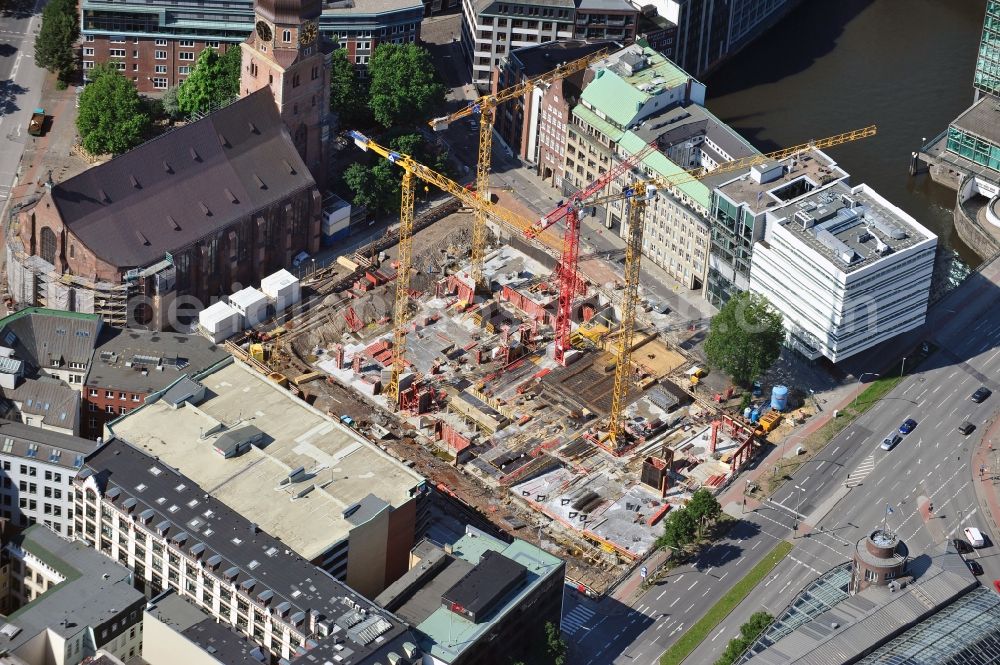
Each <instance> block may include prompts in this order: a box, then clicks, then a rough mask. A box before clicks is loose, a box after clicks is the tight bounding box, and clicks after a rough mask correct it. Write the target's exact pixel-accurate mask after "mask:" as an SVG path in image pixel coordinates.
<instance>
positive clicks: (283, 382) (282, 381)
mask: <svg viewBox="0 0 1000 665" xmlns="http://www.w3.org/2000/svg"><path fill="white" fill-rule="evenodd" d="M267 378H269V379H270V380H271V381H274V382H275V383H277V384H278V385H279V386H281V387H282V388H287V387H288V377H287V376H285V375H284V374H282V373H281V372H271V373H270V374H268V375H267Z"/></svg>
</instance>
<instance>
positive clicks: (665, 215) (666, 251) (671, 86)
mask: <svg viewBox="0 0 1000 665" xmlns="http://www.w3.org/2000/svg"><path fill="white" fill-rule="evenodd" d="M593 69H594V70H595V71H594V74H593V75H594V78H593V80H592V81H591V82H589V83H588V84H587V85H586V86H585V87H584V90H583V93H582V94H581V96H580V103H579V104H578V105H577V106H576V107H574V108H573V111H572V114H571V116H572V118H571V124H570V125H569V127H568V134H567V141H566V162H565V167H564V180H563V183H562V189H563V193H565V194H569V193H570V192H572V191H575V190H578V189H582V188H583V187H585V186H586V185H588V184H589V183H591V182H593V181H594V180H596V179H597V178H598V177H599V176H601V175H603V174H604V173H606V172H607V171H608V170H610V169H611V168H612V167H613V165H617V164H619V163H620V162H621V161H622V160H626V159H631V158H632V157H633V156H634V155H637V154H639V153H640V152H643V151H644V150H645V149H646V147H647V146H650V145H653V146H655V149H654V150H652V151H651V152H647V153H646V154H645V156H644V157H643V158H642V159H640V160H638V162H637V163H636V164H635V165H634V166H633V168H632V169H629V170H628V171H626V172H625V173H624V174H622V175H621V176H620V177H619V178H618V179H617V180H616V181H615V182H612V183H610V184H609V186H608V189H607V191H606V193H607V194H616V193H620V192H622V191H623V189H624V188H626V187H628V186H630V185H631V184H632V183H633V182H635V181H636V180H637V179H643V178H660V179H662V178H671V177H678V176H683V174H684V171H685V170H688V169H695V168H705V169H708V170H712V169H714V168H715V167H717V166H718V165H719V164H722V163H725V162H727V161H730V160H733V159H739V158H741V157H746V156H749V155H754V154H757V151H756V150H755V149H754V148H753V146H751V145H750V144H749V143H747V142H746V141H745V140H743V139H742V138H741V137H740V136H739V135H738V134H736V133H735V132H734V131H733V130H732V129H730V128H729V127H728V126H727V125H725V124H724V123H722V122H721V121H720V120H719V119H718V118H716V117H715V116H713V115H712V114H711V113H710V112H709V111H708V110H707V109H705V108H704V106H703V104H704V101H705V86H704V85H703V84H701V83H699V82H698V81H696V80H695V79H693V78H692V77H691V76H689V75H688V74H687V73H686V72H684V71H683V70H681V69H679V68H678V67H677V66H676V65H674V64H673V63H672V62H670V60H668V59H666V58H664V57H663V56H662V55H660V54H659V53H657V52H656V51H654V50H652V49H650V48H648V47H644V46H641V45H639V44H635V45H632V46H629V47H626V48H625V49H622V50H620V51H618V52H616V53H613V54H611V55H610V56H609V57H608V58H607V59H606V60H602V61H600V62H598V63H595V65H594V66H593ZM710 203H711V189H710V188H709V187H708V185H707V184H705V182H703V181H697V180H690V179H685V178H683V177H682V178H681V181H680V182H679V183H678V184H677V185H674V186H672V187H668V188H661V189H660V191H659V192H658V195H657V196H656V198H655V199H653V200H652V201H650V202H649V203H648V204H647V206H646V213H645V216H644V228H643V256H644V257H645V258H646V259H647V260H650V261H652V262H653V263H655V264H656V265H658V266H660V267H661V268H663V269H664V270H665V271H666V272H667V273H668V274H670V276H671V277H673V278H674V279H675V280H677V281H678V282H679V283H680V284H682V285H683V286H684V287H685V288H688V289H693V290H700V289H702V288H703V287H704V284H705V281H706V278H707V274H708V254H709V246H710V231H711V227H710V225H709V221H708V219H709V217H708V215H709V206H710ZM625 210H626V208H625V203H624V202H623V201H613V202H611V203H609V204H608V205H607V207H606V209H604V210H600V211H598V215H599V216H602V217H603V221H604V224H605V226H606V227H607V228H609V229H617V231H618V232H619V233H620V234H621V235H622V236H624V235H626V234H627V233H628V225H627V223H626V222H627V219H626V214H625Z"/></svg>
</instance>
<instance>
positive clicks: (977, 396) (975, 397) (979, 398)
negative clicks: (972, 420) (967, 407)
mask: <svg viewBox="0 0 1000 665" xmlns="http://www.w3.org/2000/svg"><path fill="white" fill-rule="evenodd" d="M992 394H993V391H992V390H990V389H989V388H987V387H986V386H979V388H978V389H977V390H976V392H974V393H972V401H973V402H975V403H976V404H981V403H983V402H985V401H986V399H987V398H988V397H989V396H990V395H992Z"/></svg>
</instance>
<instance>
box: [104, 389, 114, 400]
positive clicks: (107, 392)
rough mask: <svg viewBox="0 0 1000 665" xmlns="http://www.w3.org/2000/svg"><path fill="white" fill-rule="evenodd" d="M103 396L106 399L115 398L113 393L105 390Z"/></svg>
mask: <svg viewBox="0 0 1000 665" xmlns="http://www.w3.org/2000/svg"><path fill="white" fill-rule="evenodd" d="M104 396H105V397H107V398H108V399H114V398H115V391H113V390H105V391H104Z"/></svg>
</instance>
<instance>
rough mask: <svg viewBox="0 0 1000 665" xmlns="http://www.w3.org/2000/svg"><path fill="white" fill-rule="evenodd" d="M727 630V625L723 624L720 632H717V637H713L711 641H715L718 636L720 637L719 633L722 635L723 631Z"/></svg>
mask: <svg viewBox="0 0 1000 665" xmlns="http://www.w3.org/2000/svg"><path fill="white" fill-rule="evenodd" d="M725 630H726V627H725V626H723V627H722V628H720V629H719V632H717V633H716V634H715V637H713V638H712V640H711V641H712V642H714V641H715V638H716V637H718V636H719V635H722V633H723V632H724V631H725Z"/></svg>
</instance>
